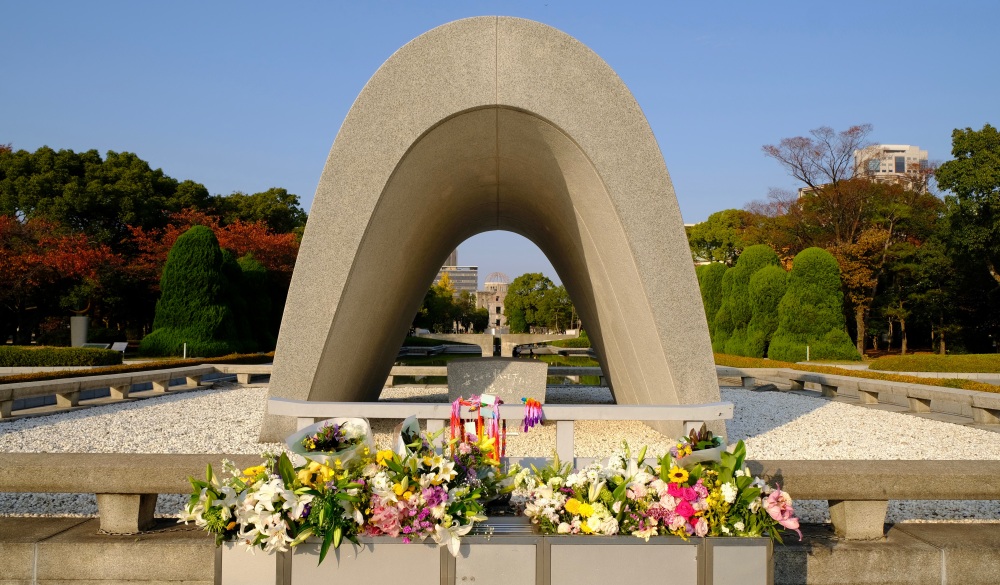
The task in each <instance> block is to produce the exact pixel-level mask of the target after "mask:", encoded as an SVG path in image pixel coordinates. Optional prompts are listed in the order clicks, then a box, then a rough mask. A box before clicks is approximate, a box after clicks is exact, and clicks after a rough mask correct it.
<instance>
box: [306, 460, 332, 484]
mask: <svg viewBox="0 0 1000 585" xmlns="http://www.w3.org/2000/svg"><path fill="white" fill-rule="evenodd" d="M336 475H337V474H336V472H334V471H333V470H332V469H330V468H329V467H327V466H326V465H323V464H321V463H316V462H315V461H310V462H309V465H307V466H305V467H303V468H302V469H300V470H299V472H298V473H297V474H296V476H297V477H298V478H299V482H300V483H301V484H302V485H305V486H309V487H316V486H317V485H322V484H325V483H326V482H328V481H330V480H332V479H333V478H334V477H336Z"/></svg>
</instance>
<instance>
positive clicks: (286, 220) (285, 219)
mask: <svg viewBox="0 0 1000 585" xmlns="http://www.w3.org/2000/svg"><path fill="white" fill-rule="evenodd" d="M212 204H213V206H214V207H215V209H216V212H217V213H218V214H219V215H220V216H221V217H222V221H223V223H226V224H229V223H232V222H234V221H236V220H242V221H245V222H249V223H253V222H257V221H262V222H264V223H265V224H267V227H269V228H271V231H273V232H274V233H276V234H287V233H291V232H295V231H298V230H301V229H302V228H303V227H305V225H306V218H307V216H306V212H305V211H303V209H302V206H301V205H300V203H299V197H298V195H293V194H292V193H289V192H288V191H287V190H285V189H282V188H280V187H272V188H270V189H268V190H267V191H262V192H260V193H254V194H253V195H247V194H246V193H241V192H239V191H237V192H235V193H233V194H231V195H227V196H225V197H223V196H221V195H217V196H215V197H213V198H212Z"/></svg>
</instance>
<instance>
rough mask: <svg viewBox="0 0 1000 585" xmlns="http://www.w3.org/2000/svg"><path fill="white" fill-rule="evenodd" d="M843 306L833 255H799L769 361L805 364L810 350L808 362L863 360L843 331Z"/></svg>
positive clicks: (781, 307)
mask: <svg viewBox="0 0 1000 585" xmlns="http://www.w3.org/2000/svg"><path fill="white" fill-rule="evenodd" d="M843 303H844V294H843V293H842V292H841V291H840V267H839V266H838V265H837V260H836V259H835V258H834V257H833V255H832V254H830V253H829V252H827V251H826V250H823V249H822V248H806V249H805V250H803V251H801V252H799V253H798V254H797V255H796V256H795V259H794V260H793V262H792V271H791V273H790V274H789V275H788V288H787V290H786V292H785V296H784V297H783V298H782V299H781V303H780V304H779V305H778V315H779V317H778V329H777V331H775V332H774V336H773V337H772V338H771V345H770V347H769V348H768V350H767V357H769V358H772V359H777V360H782V361H788V362H798V361H804V360H805V359H806V346H808V347H809V359H817V360H860V359H861V356H860V355H858V351H857V349H856V348H855V347H854V344H853V343H851V338H850V337H848V335H847V332H846V331H845V330H844V312H843ZM726 353H730V352H726Z"/></svg>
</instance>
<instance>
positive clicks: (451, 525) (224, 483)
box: [180, 419, 510, 563]
mask: <svg viewBox="0 0 1000 585" xmlns="http://www.w3.org/2000/svg"><path fill="white" fill-rule="evenodd" d="M335 420H336V419H335ZM335 424H336V423H335ZM340 429H341V430H342V429H343V426H342V425H341V427H340ZM315 432H317V433H318V432H319V427H317V430H316V431H315ZM297 434H298V435H301V433H297ZM332 434H333V435H334V436H336V435H337V433H336V432H333V433H332ZM293 436H294V435H293ZM404 437H405V438H406V440H409V441H410V442H409V443H408V444H406V445H405V446H406V450H405V452H404V455H402V456H401V455H399V454H397V453H394V452H393V451H391V450H385V451H379V452H378V453H376V454H373V453H372V452H371V450H370V449H369V448H368V447H367V445H366V444H364V442H363V441H362V442H361V443H358V444H356V445H354V447H355V448H354V450H353V451H352V456H351V457H340V458H336V459H334V458H333V457H325V458H323V459H322V460H317V459H319V458H317V459H314V460H309V459H305V460H304V462H303V463H302V464H301V465H298V466H296V465H295V464H293V463H292V460H291V459H290V458H289V456H288V455H287V454H284V453H283V454H281V455H280V456H273V455H271V456H266V457H267V458H266V461H265V462H264V463H263V464H262V465H259V466H255V467H251V468H248V469H245V470H243V471H240V470H239V469H237V468H236V467H235V465H233V464H232V463H230V462H224V463H223V468H224V472H225V475H224V476H219V475H217V474H216V473H215V472H213V470H212V468H211V466H209V467H208V471H207V473H206V479H205V480H198V479H194V478H192V479H191V485H192V487H193V493H192V495H191V498H190V501H189V503H188V505H187V506H186V507H185V510H184V511H183V512H182V514H181V518H180V521H181V522H185V523H187V522H192V521H193V522H194V523H195V524H196V525H197V526H200V527H202V528H204V529H205V530H206V531H208V532H209V533H211V534H214V535H215V537H216V543H217V544H221V543H222V542H225V541H240V542H243V543H244V544H246V545H247V547H248V549H251V550H253V549H262V550H264V551H265V552H272V551H283V550H287V549H288V548H289V547H295V546H297V545H298V544H300V543H302V542H303V541H305V540H306V539H307V538H310V537H314V538H318V539H320V540H321V541H322V545H321V548H320V555H319V561H320V562H321V563H322V562H323V559H324V558H325V557H326V555H327V553H328V552H329V549H330V547H333V548H335V549H336V548H337V547H339V546H340V544H341V543H342V542H343V540H344V539H347V540H350V541H352V542H355V543H357V542H358V537H359V536H361V535H368V536H376V535H388V536H394V537H402V539H403V541H404V542H411V541H414V540H419V539H424V538H428V537H429V538H431V539H433V540H434V541H435V542H436V543H438V544H439V545H440V546H447V547H448V549H449V551H450V552H451V553H452V554H453V555H457V554H458V549H459V546H460V545H461V537H462V536H464V535H465V534H467V533H468V532H469V531H470V530H472V528H473V526H474V524H475V522H479V521H482V520H485V516H484V514H483V513H484V510H485V505H486V504H485V502H486V501H487V500H488V499H490V498H491V497H495V496H496V495H497V494H499V493H501V492H503V491H505V490H509V489H510V488H506V487H504V482H505V480H506V474H505V473H504V472H503V471H501V469H500V467H499V464H498V463H497V462H496V460H495V458H494V456H493V449H494V448H495V441H494V440H493V439H490V438H485V439H478V438H476V437H475V436H466V437H464V438H461V439H460V440H452V441H450V442H449V444H448V445H447V447H446V451H445V452H444V454H442V453H438V452H437V451H436V450H435V449H434V448H433V446H432V440H433V439H434V437H429V436H427V435H426V434H425V433H421V432H417V433H416V434H415V435H414V434H413V433H412V429H411V432H408V433H406V434H404ZM304 438H308V437H304ZM300 440H301V439H300ZM288 442H289V443H294V442H295V441H293V440H292V439H291V438H290V439H289V441H288ZM340 452H343V449H341V450H340ZM312 454H313V452H309V453H307V456H311V455H312Z"/></svg>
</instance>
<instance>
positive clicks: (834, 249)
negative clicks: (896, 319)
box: [763, 124, 942, 353]
mask: <svg viewBox="0 0 1000 585" xmlns="http://www.w3.org/2000/svg"><path fill="white" fill-rule="evenodd" d="M870 131H871V126H870V125H868V124H864V125H859V126H854V127H851V128H849V129H847V130H845V131H844V132H840V133H836V132H834V131H833V130H832V129H830V128H827V127H824V128H818V129H816V130H813V131H812V132H811V134H812V137H802V136H799V137H795V138H786V139H784V140H782V141H781V143H780V144H779V145H767V146H764V147H763V148H764V153H765V154H766V155H767V156H769V157H771V158H774V159H775V160H777V161H778V162H779V163H780V164H781V165H782V166H783V167H785V169H786V170H787V171H788V172H789V174H791V175H792V176H793V177H795V178H796V179H798V180H799V181H801V182H802V183H803V184H804V186H805V190H804V191H803V193H802V196H801V197H793V198H785V199H784V200H782V201H780V203H779V207H780V208H781V209H782V213H781V214H778V215H776V216H775V217H774V218H772V220H773V221H774V222H775V223H776V224H778V225H780V230H770V231H771V233H772V234H773V233H776V232H778V231H781V232H784V234H787V236H786V240H785V241H786V242H787V241H791V246H790V247H791V249H792V251H795V250H803V249H805V248H807V247H810V246H818V247H822V248H825V249H827V250H829V251H830V252H831V253H833V255H834V257H836V259H837V261H838V263H839V264H840V270H841V274H842V276H843V287H844V292H845V293H846V299H847V301H848V304H849V307H850V312H851V313H852V314H853V315H854V329H855V332H856V336H855V339H856V345H857V348H858V352H859V353H860V352H863V351H864V344H865V336H866V332H865V330H866V327H867V324H866V322H867V319H868V317H869V314H870V312H871V307H872V305H873V304H874V302H875V297H876V295H877V293H878V288H877V287H878V283H879V280H880V278H881V276H882V274H883V271H884V270H885V268H886V262H887V261H888V259H889V248H890V247H891V246H892V245H893V244H895V243H897V242H900V241H904V240H917V241H922V240H923V239H924V238H926V237H927V236H928V235H929V233H930V232H931V231H932V230H933V226H934V224H935V222H937V221H938V220H939V218H940V216H941V213H942V205H941V201H940V200H939V199H938V198H937V197H935V196H934V195H932V194H930V193H929V192H928V191H927V189H926V185H925V181H926V179H927V177H928V173H927V172H926V170H921V169H917V170H916V171H917V172H914V173H909V172H908V178H909V179H910V180H909V181H908V184H907V186H906V187H904V186H901V185H898V184H890V183H881V182H876V181H873V180H871V179H870V178H868V177H866V176H865V172H864V170H865V164H866V161H865V160H863V157H855V151H861V152H869V151H868V150H867V149H868V146H869V145H868V143H866V142H865V139H866V137H867V135H868V133H869V132H870ZM859 163H860V165H861V166H860V167H859V166H858V165H859ZM782 244H784V242H783V243H782Z"/></svg>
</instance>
